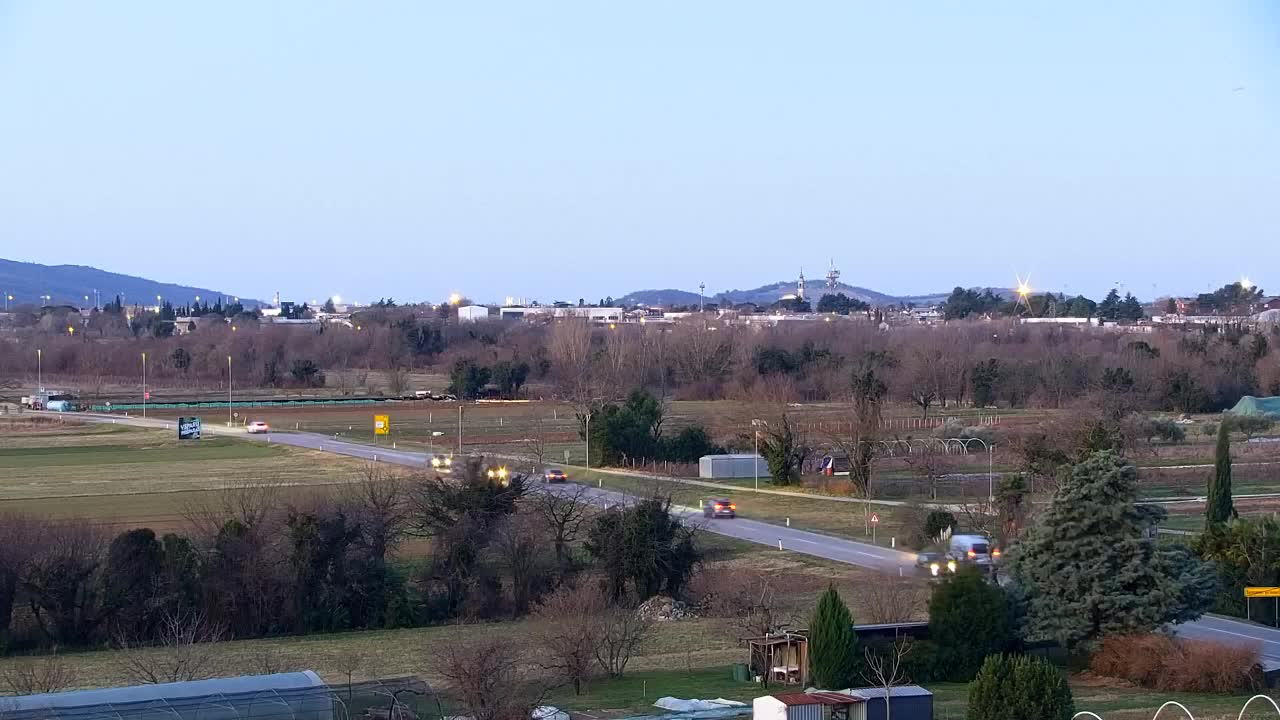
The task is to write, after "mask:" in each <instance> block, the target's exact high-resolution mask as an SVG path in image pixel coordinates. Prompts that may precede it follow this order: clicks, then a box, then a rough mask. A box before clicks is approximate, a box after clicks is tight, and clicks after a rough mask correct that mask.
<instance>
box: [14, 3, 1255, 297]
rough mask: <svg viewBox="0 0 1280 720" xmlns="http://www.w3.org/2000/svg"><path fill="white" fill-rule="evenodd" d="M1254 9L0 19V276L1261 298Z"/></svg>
mask: <svg viewBox="0 0 1280 720" xmlns="http://www.w3.org/2000/svg"><path fill="white" fill-rule="evenodd" d="M1277 70H1280V5H1277V4H1276V3H1268V2H1265V0H1256V1H1248V2H1233V1H1231V0H1222V1H1221V2H1209V3H1206V2H1202V1H1201V0H1194V1H1184V0H1152V1H1143V0H1132V1H1129V2H1123V3H1116V2H1107V1H1103V0H1099V1H1092V0H1082V1H1080V2H1069V3H1068V2H1063V3H1026V2H1017V1H1010V2H998V1H993V2H983V3H936V2H910V1H904V2H879V3H872V2H853V1H850V0H837V1H833V2H817V1H813V2H797V3H778V2H753V1H751V0H724V1H721V0H700V1H699V2H687V0H686V1H674V0H673V1H664V0H646V1H645V2H598V1H594V0H591V1H583V2H574V1H570V0H563V1H561V0H556V1H554V2H484V1H477V2H450V3H444V2H420V1H414V2H403V3H399V2H389V1H388V2H377V3H352V2H345V3H327V2H317V1H314V0H311V1H306V2H291V1H288V0H273V1H272V2H268V3H264V2H255V1H245V2H238V1H235V0H221V1H219V2H206V3H171V2H160V1H159V0H154V1H153V2H131V1H129V0H113V1H112V2H98V3H86V2H77V1H74V0H68V1H63V0H33V1H32V2H15V1H14V0H0V257H3V258H7V259H12V260H23V261H30V262H41V263H48V264H63V263H67V264H83V265H93V266H96V267H100V268H103V269H106V270H111V271H116V272H125V273H129V274H133V275H140V276H144V277H149V278H152V279H156V280H162V281H169V282H178V283H184V284H191V285H198V286H204V287H212V288H215V289H219V290H224V291H227V292H232V293H236V294H239V295H243V296H246V297H257V298H269V297H270V296H271V295H272V294H273V293H274V292H276V291H280V292H281V294H282V295H284V296H285V297H286V298H288V297H293V298H297V299H309V298H316V297H324V296H326V295H330V294H339V295H341V296H342V297H344V298H348V299H358V300H365V301H369V300H376V299H378V298H379V297H394V298H396V299H397V300H402V301H403V300H439V299H442V298H444V297H445V296H447V295H448V294H449V293H450V292H455V291H456V292H461V293H463V294H465V295H467V296H468V297H471V298H474V299H477V300H502V299H503V298H506V297H508V296H512V297H525V298H530V299H541V300H544V301H549V300H555V299H567V300H576V299H577V298H579V297H586V298H592V299H597V298H600V297H603V296H605V295H614V296H621V295H622V294H624V293H626V292H629V291H632V290H638V289H646V288H682V289H686V290H696V289H697V286H698V284H699V283H700V282H705V283H706V287H707V292H708V294H714V293H716V292H719V291H723V290H729V289H746V288H752V287H756V286H758V285H762V284H765V283H770V282H775V281H779V280H784V279H790V278H794V277H795V276H796V275H797V274H798V273H799V272H800V270H801V269H802V268H803V270H804V272H805V274H806V276H807V277H810V278H814V277H819V276H821V275H822V274H824V273H825V271H826V269H827V265H828V263H829V262H830V261H831V260H834V262H835V263H836V265H837V267H839V269H840V270H841V271H842V273H843V280H844V281H846V282H848V283H849V284H852V285H860V286H863V287H867V288H871V289H874V290H878V291H881V292H886V293H891V294H913V293H926V292H936V291H946V290H948V289H950V288H952V287H954V286H956V285H965V286H986V285H990V286H1000V287H1010V286H1013V285H1014V284H1015V277H1019V276H1020V277H1022V278H1024V279H1026V278H1028V277H1029V283H1030V285H1031V286H1032V287H1033V288H1034V289H1036V290H1050V291H1054V292H1061V291H1065V292H1070V293H1075V292H1084V293H1086V294H1091V295H1096V296H1100V295H1102V294H1103V293H1105V292H1106V290H1107V289H1108V288H1110V287H1112V286H1113V285H1120V286H1121V287H1122V289H1125V290H1128V291H1132V292H1134V293H1135V294H1137V295H1138V296H1139V297H1143V298H1150V297H1154V296H1162V295H1167V294H1191V293H1196V292H1202V291H1204V290H1205V289H1206V288H1208V287H1210V286H1212V287H1218V286H1220V285H1222V284H1224V283H1227V282H1231V281H1233V280H1235V279H1238V278H1240V277H1241V276H1244V275H1247V276H1249V277H1250V278H1251V279H1252V280H1254V281H1256V282H1258V283H1260V284H1261V285H1262V286H1263V287H1264V288H1267V287H1274V290H1275V291H1277V292H1280V84H1278V81H1277V78H1280V73H1278V72H1277Z"/></svg>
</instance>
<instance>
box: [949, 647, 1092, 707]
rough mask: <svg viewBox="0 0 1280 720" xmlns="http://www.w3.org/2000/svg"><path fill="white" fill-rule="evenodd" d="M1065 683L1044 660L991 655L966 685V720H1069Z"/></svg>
mask: <svg viewBox="0 0 1280 720" xmlns="http://www.w3.org/2000/svg"><path fill="white" fill-rule="evenodd" d="M1074 714H1075V702H1074V701H1073V700H1072V698H1071V687H1070V686H1068V685H1067V679H1066V678H1065V677H1063V676H1062V673H1061V672H1059V671H1058V669H1057V668H1056V667H1054V666H1053V665H1052V664H1050V663H1049V662H1048V661H1047V660H1043V659H1041V658H1036V657H1030V656H1026V655H1021V656H1016V655H991V656H989V657H988V658H987V659H986V662H984V663H983V664H982V668H981V669H980V670H979V671H978V675H977V676H976V677H975V678H974V679H973V682H972V683H971V684H970V685H969V712H968V714H967V715H966V717H967V718H968V720H1029V719H1030V718H1035V719H1036V720H1070V718H1071V716H1072V715H1074Z"/></svg>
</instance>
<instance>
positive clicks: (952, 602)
mask: <svg viewBox="0 0 1280 720" xmlns="http://www.w3.org/2000/svg"><path fill="white" fill-rule="evenodd" d="M929 639H930V640H932V641H933V642H935V643H937V645H938V656H939V659H940V660H941V667H942V668H945V675H946V679H947V680H950V681H953V682H965V681H967V680H970V679H971V678H973V676H974V674H975V673H977V672H978V669H979V668H980V667H981V666H982V663H983V660H984V659H985V658H986V657H987V656H988V655H993V654H996V653H1003V652H1007V651H1009V650H1011V649H1012V648H1013V644H1014V630H1013V621H1012V615H1011V614H1010V611H1009V603H1008V600H1007V599H1006V598H1005V594H1004V590H1001V589H1000V586H998V585H993V584H990V583H987V582H985V581H984V580H983V579H982V577H981V576H980V575H979V574H978V573H977V571H974V570H972V569H966V570H965V571H963V572H960V573H958V574H956V575H954V576H952V577H950V578H948V579H947V580H945V581H943V582H942V583H941V584H939V585H938V586H937V588H936V589H935V590H934V591H933V598H932V599H931V600H930V601H929Z"/></svg>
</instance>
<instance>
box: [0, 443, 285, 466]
mask: <svg viewBox="0 0 1280 720" xmlns="http://www.w3.org/2000/svg"><path fill="white" fill-rule="evenodd" d="M284 452H286V449H285V448H283V447H281V446H279V445H267V444H265V443H247V442H244V441H241V440H236V439H233V438H205V439H202V440H199V441H194V442H192V443H190V444H189V445H172V444H167V443H166V444H157V445H151V446H148V445H143V444H130V443H120V444H112V445H83V446H50V447H9V448H0V468H30V467H70V466H76V465H117V464H122V463H130V464H132V463H182V462H203V461H209V460H249V459H260V458H272V457H276V456H278V455H280V454H282V453H284Z"/></svg>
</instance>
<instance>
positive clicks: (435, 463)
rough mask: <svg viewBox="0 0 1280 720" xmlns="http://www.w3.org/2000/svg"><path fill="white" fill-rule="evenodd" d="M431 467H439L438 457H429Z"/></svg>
mask: <svg viewBox="0 0 1280 720" xmlns="http://www.w3.org/2000/svg"><path fill="white" fill-rule="evenodd" d="M431 467H440V458H438V457H433V458H431Z"/></svg>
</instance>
